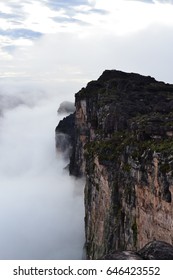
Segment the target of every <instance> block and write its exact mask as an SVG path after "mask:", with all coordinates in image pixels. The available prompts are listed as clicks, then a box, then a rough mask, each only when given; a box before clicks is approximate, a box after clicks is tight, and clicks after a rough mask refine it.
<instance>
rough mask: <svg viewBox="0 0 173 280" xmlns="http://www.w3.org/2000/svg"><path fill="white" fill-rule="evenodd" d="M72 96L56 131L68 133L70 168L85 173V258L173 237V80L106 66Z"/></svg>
mask: <svg viewBox="0 0 173 280" xmlns="http://www.w3.org/2000/svg"><path fill="white" fill-rule="evenodd" d="M75 99H76V101H75V106H76V112H75V113H74V115H71V116H69V117H68V118H66V119H64V120H63V121H62V123H61V125H59V126H58V127H57V128H56V133H59V132H63V133H65V134H67V135H69V141H70V142H71V145H72V151H71V155H70V173H71V174H73V175H75V176H83V175H85V177H86V185H85V233H86V251H87V257H88V258H89V259H99V258H101V257H102V256H104V255H106V254H109V253H110V252H112V251H120V250H122V251H123V250H135V251H136V250H139V249H141V248H142V247H143V246H144V245H146V244H147V243H148V242H150V241H153V240H160V241H165V242H167V243H169V244H173V202H172V196H173V177H172V175H173V85H170V84H165V83H164V82H158V81H156V80H155V79H154V78H151V77H145V76H141V75H139V74H134V73H124V72H121V71H116V70H106V71H104V72H103V74H102V75H101V77H100V78H99V79H98V80H97V81H92V82H90V83H88V85H87V86H86V88H82V89H81V90H80V91H79V92H78V93H77V94H76V95H75ZM73 118H74V122H73V129H71V128H70V127H72V126H70V127H69V126H68V125H67V122H68V120H69V119H73ZM62 127H63V129H62ZM69 128H70V130H69Z"/></svg>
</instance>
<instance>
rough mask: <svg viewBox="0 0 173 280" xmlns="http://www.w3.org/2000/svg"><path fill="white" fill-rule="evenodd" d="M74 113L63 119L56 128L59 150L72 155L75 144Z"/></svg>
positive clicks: (56, 140) (66, 154)
mask: <svg viewBox="0 0 173 280" xmlns="http://www.w3.org/2000/svg"><path fill="white" fill-rule="evenodd" d="M74 134H75V129H74V113H73V114H71V115H69V116H67V117H65V118H64V119H63V120H61V121H60V122H59V124H58V126H57V127H56V129H55V142H56V148H57V150H59V151H61V152H63V153H64V155H65V157H66V156H70V155H71V152H72V150H73V149H72V147H73V145H74Z"/></svg>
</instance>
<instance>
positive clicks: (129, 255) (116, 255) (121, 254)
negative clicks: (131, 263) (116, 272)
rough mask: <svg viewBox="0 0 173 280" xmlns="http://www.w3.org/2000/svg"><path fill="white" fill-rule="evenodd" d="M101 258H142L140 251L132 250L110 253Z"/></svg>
mask: <svg viewBox="0 0 173 280" xmlns="http://www.w3.org/2000/svg"><path fill="white" fill-rule="evenodd" d="M101 260H142V258H141V257H140V256H139V255H138V253H135V252H132V251H121V252H115V253H111V254H108V255H106V256H104V257H102V258H101Z"/></svg>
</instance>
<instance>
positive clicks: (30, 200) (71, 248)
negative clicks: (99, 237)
mask: <svg viewBox="0 0 173 280" xmlns="http://www.w3.org/2000/svg"><path fill="white" fill-rule="evenodd" d="M32 86H33V87H32ZM33 88H35V90H33ZM36 88H37V89H38V88H39V90H38V91H37V90H36ZM48 88H49V90H48ZM60 88H61V87H59V89H58V87H57V85H56V91H55V90H53V88H52V91H51V85H49V86H48V87H47V88H46V87H45V86H42V89H40V85H38V87H36V85H31V84H30V86H29V85H28V86H27V85H26V84H25V85H24V84H21V83H15V86H14V85H13V87H12V84H11V85H10V87H9V86H8V83H7V84H3V85H2V84H1V85H0V95H1V99H2V100H5V101H4V102H1V113H2V114H1V116H0V159H1V160H0V225H1V231H0V259H13V260H15V259H82V254H83V246H84V221H83V219H84V206H83V187H84V182H83V181H81V180H76V179H75V178H73V177H70V176H69V174H68V171H66V170H65V169H64V167H65V166H66V165H67V163H68V162H66V161H65V160H64V158H63V156H62V155H61V154H60V153H58V152H57V151H56V149H55V133H54V131H55V127H56V125H57V124H58V121H59V118H60V117H59V116H57V109H58V107H59V104H60V102H61V101H62V98H66V99H67V98H68V99H70V97H71V100H72V99H73V94H72V93H71V94H68V91H66V92H63V94H62V92H61V89H60ZM71 88H73V86H71ZM9 97H10V98H9ZM8 100H10V102H8ZM61 118H62V116H61Z"/></svg>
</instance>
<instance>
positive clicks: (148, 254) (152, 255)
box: [138, 241, 173, 260]
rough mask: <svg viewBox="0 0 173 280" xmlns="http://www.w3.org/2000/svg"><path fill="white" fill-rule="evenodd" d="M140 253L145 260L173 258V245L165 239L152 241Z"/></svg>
mask: <svg viewBox="0 0 173 280" xmlns="http://www.w3.org/2000/svg"><path fill="white" fill-rule="evenodd" d="M138 254H139V255H140V256H141V257H142V258H143V259H145V260H173V246H172V245H170V244H168V243H166V242H163V241H152V242H150V243H148V244H147V245H145V246H144V247H143V248H142V249H141V250H139V251H138Z"/></svg>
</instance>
